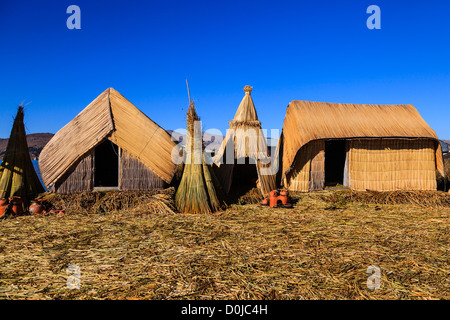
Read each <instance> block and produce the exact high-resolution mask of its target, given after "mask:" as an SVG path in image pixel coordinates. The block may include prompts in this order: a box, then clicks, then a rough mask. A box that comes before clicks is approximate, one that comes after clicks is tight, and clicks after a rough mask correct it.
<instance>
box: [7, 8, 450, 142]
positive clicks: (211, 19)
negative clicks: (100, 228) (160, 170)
mask: <svg viewBox="0 0 450 320" xmlns="http://www.w3.org/2000/svg"><path fill="white" fill-rule="evenodd" d="M372 4H374V5H378V6H379V7H380V9H381V29H380V30H369V29H368V28H367V27H366V20H367V18H368V17H369V14H367V13H366V9H367V7H368V6H369V5H372ZM69 5H78V6H79V7H80V9H81V30H69V29H68V28H67V27H66V20H67V18H68V17H69V14H67V13H66V9H67V7H68V6H69ZM449 12H450V3H449V2H448V1H433V0H430V1H420V2H419V1H395V0H390V1H380V0H373V1H364V0H353V1H320V0H319V1H317V0H316V1H313V0H308V1H300V0H297V1H283V0H279V1H261V0H259V1H246V0H240V1H234V0H227V1H213V0H210V1H195V0H193V1H170V0H169V1H168V0H164V1H152V0H150V1H132V0H128V1H113V0H108V1H80V0H72V1H63V0H58V1H20V0H15V1H10V0H1V2H0V75H1V76H0V118H1V119H3V120H4V121H3V122H2V125H1V126H0V138H6V137H8V136H9V133H10V130H11V126H12V122H13V116H14V115H15V112H16V107H17V105H18V104H20V103H21V102H22V101H25V103H29V104H28V105H27V107H26V115H25V117H26V127H27V130H28V133H36V132H52V133H55V132H56V131H58V130H59V129H60V128H61V127H62V126H64V125H65V124H66V123H67V122H69V121H70V120H71V119H72V118H73V117H74V116H75V115H77V114H78V113H79V112H80V111H81V110H82V109H83V108H84V107H85V106H86V105H88V104H89V103H90V102H91V101H92V100H93V99H95V97H97V96H98V95H99V94H100V93H101V92H103V91H104V90H105V89H107V88H108V87H113V88H115V89H116V90H118V91H119V92H120V93H122V94H123V95H124V96H125V97H126V98H127V99H128V100H130V101H131V102H132V103H134V104H135V105H136V106H137V107H138V108H140V109H141V110H142V111H143V112H144V113H145V114H147V115H148V116H149V117H150V118H152V119H153V120H154V121H155V122H157V123H158V124H159V125H161V126H162V127H163V128H165V129H177V128H183V127H185V111H186V109H187V106H188V98H187V93H186V84H185V79H186V78H188V79H189V85H190V89H191V96H192V97H193V99H194V101H195V102H196V107H197V111H198V113H199V115H200V117H201V119H202V120H203V127H204V129H210V128H218V129H220V130H222V131H223V133H225V130H226V129H227V128H228V121H230V120H231V119H232V118H233V116H234V113H235V112H236V109H237V107H238V105H239V102H240V101H241V99H242V97H243V94H244V92H243V91H242V88H243V87H244V86H245V85H251V86H252V87H253V92H252V96H253V100H254V102H255V105H256V108H257V112H258V116H259V118H260V120H261V121H262V124H263V127H264V128H267V129H272V128H274V129H276V128H278V129H281V128H282V126H283V120H284V115H285V111H286V107H287V105H288V104H289V102H290V101H292V100H312V101H326V102H341V103H363V104H413V105H414V106H415V107H416V108H417V109H418V110H419V112H420V113H421V115H422V117H423V118H424V119H425V121H427V123H428V124H429V125H430V126H431V127H432V128H433V129H434V130H435V131H436V133H437V134H438V136H439V138H441V139H450V126H449V119H450V117H449V115H450V112H449V102H450V23H449V22H448V21H449V20H448V19H449V18H448V16H449Z"/></svg>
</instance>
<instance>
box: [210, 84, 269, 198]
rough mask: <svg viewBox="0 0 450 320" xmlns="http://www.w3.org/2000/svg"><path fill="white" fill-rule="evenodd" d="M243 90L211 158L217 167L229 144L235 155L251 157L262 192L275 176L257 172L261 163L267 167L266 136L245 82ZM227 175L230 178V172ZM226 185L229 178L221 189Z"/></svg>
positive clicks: (267, 190)
mask: <svg viewBox="0 0 450 320" xmlns="http://www.w3.org/2000/svg"><path fill="white" fill-rule="evenodd" d="M243 90H244V91H245V96H244V98H242V101H241V103H240V104H239V107H238V109H237V111H236V114H235V116H234V118H233V120H231V121H230V122H229V125H230V128H229V130H227V135H226V136H225V139H224V140H223V142H222V145H221V146H220V148H219V150H218V151H217V153H216V155H215V156H214V157H213V159H212V161H213V162H214V163H215V164H216V165H217V166H219V167H220V165H221V164H222V163H223V158H224V157H223V156H224V154H225V155H226V154H227V152H226V149H227V148H230V147H233V148H234V158H235V159H239V158H251V159H253V160H254V161H255V163H256V166H257V170H258V177H259V180H260V181H259V183H260V187H261V191H262V193H263V195H265V194H267V193H269V192H270V191H272V190H273V189H274V188H275V178H274V176H272V175H266V174H262V173H261V172H262V169H263V168H264V167H267V166H266V165H265V164H267V165H268V166H269V167H270V156H269V153H268V146H267V140H266V138H265V137H264V134H263V131H262V129H261V122H260V121H259V120H258V115H257V113H256V108H255V105H254V103H253V99H252V97H251V92H252V87H250V86H245V87H244V89H243ZM228 161H229V160H228V159H227V162H228ZM227 174H228V173H227ZM229 178H230V179H231V176H230V177H229ZM230 185H231V180H229V181H228V182H227V184H226V186H225V190H228V189H229V187H230Z"/></svg>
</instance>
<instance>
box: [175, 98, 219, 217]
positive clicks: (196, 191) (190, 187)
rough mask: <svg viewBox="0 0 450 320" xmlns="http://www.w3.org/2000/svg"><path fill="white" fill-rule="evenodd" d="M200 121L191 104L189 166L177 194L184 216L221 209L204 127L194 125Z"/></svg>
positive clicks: (187, 161) (187, 164)
mask: <svg viewBox="0 0 450 320" xmlns="http://www.w3.org/2000/svg"><path fill="white" fill-rule="evenodd" d="M199 120H200V118H199V117H198V115H197V113H196V111H195V106H194V103H193V102H192V101H191V102H190V104H189V109H188V111H187V141H186V148H185V153H186V163H185V165H184V170H183V176H182V177H181V181H180V185H179V186H178V190H177V192H176V194H175V205H176V207H177V209H178V211H180V212H182V213H212V212H216V211H219V210H221V200H219V197H218V194H217V192H216V186H217V184H216V183H215V181H216V179H215V177H214V173H213V172H212V170H211V168H210V167H209V166H208V165H207V164H206V161H205V158H204V155H203V149H204V145H203V142H202V132H201V128H199V126H196V125H195V122H196V121H199Z"/></svg>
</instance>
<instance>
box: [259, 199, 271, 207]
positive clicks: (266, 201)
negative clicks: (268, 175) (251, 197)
mask: <svg viewBox="0 0 450 320" xmlns="http://www.w3.org/2000/svg"><path fill="white" fill-rule="evenodd" d="M261 204H262V205H263V206H267V205H268V204H269V199H267V198H264V199H263V201H262V202H261Z"/></svg>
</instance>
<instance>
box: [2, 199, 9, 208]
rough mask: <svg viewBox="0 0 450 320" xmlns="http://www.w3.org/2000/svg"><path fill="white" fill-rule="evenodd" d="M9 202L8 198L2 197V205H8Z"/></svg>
mask: <svg viewBox="0 0 450 320" xmlns="http://www.w3.org/2000/svg"><path fill="white" fill-rule="evenodd" d="M8 204H9V200H8V198H1V199H0V206H6V205H8Z"/></svg>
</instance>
